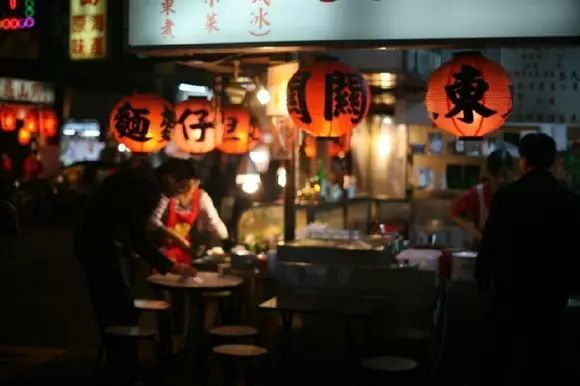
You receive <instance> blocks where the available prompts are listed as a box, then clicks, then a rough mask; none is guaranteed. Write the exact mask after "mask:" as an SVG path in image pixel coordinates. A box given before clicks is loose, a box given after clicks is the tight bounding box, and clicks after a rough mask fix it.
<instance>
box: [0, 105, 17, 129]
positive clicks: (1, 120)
mask: <svg viewBox="0 0 580 386" xmlns="http://www.w3.org/2000/svg"><path fill="white" fill-rule="evenodd" d="M0 126H1V128H2V130H4V131H6V132H11V131H14V130H16V111H15V110H14V109H13V108H12V107H8V106H4V107H2V109H0Z"/></svg>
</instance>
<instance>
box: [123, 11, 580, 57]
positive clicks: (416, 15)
mask: <svg viewBox="0 0 580 386" xmlns="http://www.w3.org/2000/svg"><path fill="white" fill-rule="evenodd" d="M578 20H580V1H575V0H549V1H548V0H485V1H481V0H381V1H376V0H334V1H330V0H129V21H128V29H129V37H128V43H129V46H131V47H135V48H138V47H152V46H216V45H237V46H244V45H247V46H251V45H255V44H268V43H269V44H281V45H290V44H292V43H294V44H301V43H312V42H317V43H324V42H341V41H353V42H354V41H385V42H387V41H405V40H442V39H445V40H446V39H486V38H538V37H575V36H580V23H578Z"/></svg>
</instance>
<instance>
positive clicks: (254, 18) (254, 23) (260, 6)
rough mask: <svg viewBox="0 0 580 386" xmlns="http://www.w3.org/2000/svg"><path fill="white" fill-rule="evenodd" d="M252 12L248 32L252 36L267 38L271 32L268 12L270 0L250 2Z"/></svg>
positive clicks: (253, 0)
mask: <svg viewBox="0 0 580 386" xmlns="http://www.w3.org/2000/svg"><path fill="white" fill-rule="evenodd" d="M251 1H252V6H253V8H254V10H253V11H252V13H251V17H250V30H249V31H248V32H249V33H250V35H252V36H267V35H269V34H270V32H272V29H271V27H272V22H271V21H270V20H269V15H268V10H269V9H270V6H271V5H272V0H251Z"/></svg>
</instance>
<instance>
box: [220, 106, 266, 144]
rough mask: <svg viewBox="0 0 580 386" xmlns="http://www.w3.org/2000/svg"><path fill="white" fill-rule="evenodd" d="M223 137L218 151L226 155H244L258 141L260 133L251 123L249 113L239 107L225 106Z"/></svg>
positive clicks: (223, 112)
mask: <svg viewBox="0 0 580 386" xmlns="http://www.w3.org/2000/svg"><path fill="white" fill-rule="evenodd" d="M222 117H223V119H222V122H223V125H224V136H223V141H222V143H221V144H219V145H218V149H219V150H220V151H221V152H223V153H226V154H235V155H240V154H245V153H247V152H248V151H250V150H252V149H253V148H254V147H255V146H256V145H257V144H258V141H259V139H260V132H259V130H258V128H257V126H256V125H255V124H253V122H252V118H251V116H250V112H249V111H248V110H247V109H245V108H243V107H241V106H227V107H224V109H223V111H222Z"/></svg>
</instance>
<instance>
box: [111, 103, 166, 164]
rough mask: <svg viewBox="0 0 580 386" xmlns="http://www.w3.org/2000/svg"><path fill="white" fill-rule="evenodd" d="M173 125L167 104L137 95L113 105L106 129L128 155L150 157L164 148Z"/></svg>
mask: <svg viewBox="0 0 580 386" xmlns="http://www.w3.org/2000/svg"><path fill="white" fill-rule="evenodd" d="M174 121H175V113H174V110H173V106H172V105H171V104H170V103H169V102H167V101H166V100H164V99H163V98H161V97H160V96H157V95H154V94H137V95H133V96H130V97H127V98H123V99H122V100H121V101H120V102H119V103H117V105H116V106H115V108H114V109H113V111H112V113H111V116H110V120H109V127H110V130H111V132H112V134H113V137H114V138H115V140H117V141H118V142H119V143H122V144H124V145H125V146H126V147H127V148H128V149H129V150H131V151H132V152H135V153H153V152H156V151H159V150H161V149H162V148H164V147H165V146H166V145H167V142H168V141H169V139H170V137H171V131H172V129H173V125H174Z"/></svg>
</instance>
